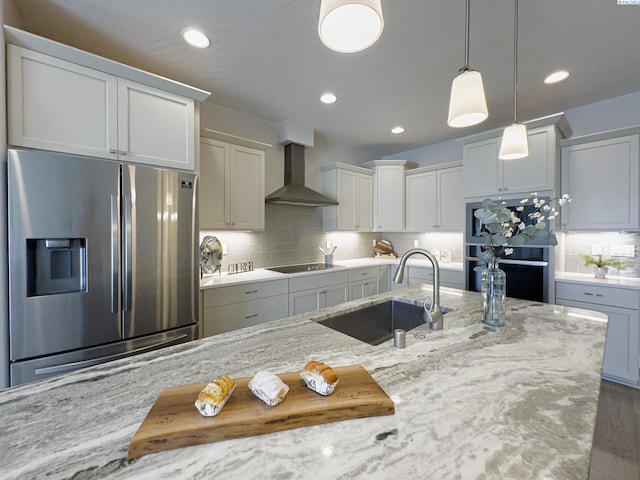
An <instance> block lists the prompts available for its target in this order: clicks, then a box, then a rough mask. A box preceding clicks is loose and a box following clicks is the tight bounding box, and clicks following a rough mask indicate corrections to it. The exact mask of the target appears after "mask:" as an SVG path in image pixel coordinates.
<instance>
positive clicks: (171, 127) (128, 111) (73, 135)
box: [5, 27, 209, 170]
mask: <svg viewBox="0 0 640 480" xmlns="http://www.w3.org/2000/svg"><path fill="white" fill-rule="evenodd" d="M5 30H6V33H7V34H8V41H9V43H8V44H7V111H8V143H9V145H11V146H16V147H27V148H36V149H42V150H50V151H57V152H64V153H71V154H75V155H86V156H92V157H100V158H111V159H114V160H125V161H130V162H134V163H144V164H149V165H156V166H161V167H170V168H178V169H182V170H194V165H195V162H194V155H195V154H194V150H195V137H196V135H195V132H194V124H195V114H196V113H195V100H194V99H199V100H201V99H202V100H203V99H204V98H206V97H207V96H208V95H209V93H208V92H204V91H202V90H198V89H194V88H192V87H188V86H186V85H183V84H178V83H177V82H172V81H171V80H168V79H164V78H162V77H158V76H156V75H152V74H149V73H146V72H143V71H141V70H138V69H134V68H131V67H128V66H126V65H123V64H120V63H117V62H113V61H111V60H108V59H105V58H102V57H98V56H96V55H92V54H89V53H87V52H82V51H81V50H77V49H73V48H71V47H68V46H66V45H62V44H59V43H57V42H52V41H51V40H48V39H45V38H42V37H38V36H36V35H32V34H30V33H27V32H22V31H20V30H17V29H13V28H10V27H5ZM13 43H17V44H16V45H14V44H13ZM20 44H22V45H20ZM25 45H28V46H29V47H30V48H25ZM137 80H140V81H137ZM147 81H148V83H145V82H147ZM158 87H160V88H158ZM162 87H166V88H167V89H166V90H164V89H163V88H162ZM176 92H181V93H182V92H184V93H185V95H181V94H179V93H176ZM189 95H193V96H192V97H189Z"/></svg>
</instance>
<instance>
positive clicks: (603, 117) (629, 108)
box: [385, 91, 640, 166]
mask: <svg viewBox="0 0 640 480" xmlns="http://www.w3.org/2000/svg"><path fill="white" fill-rule="evenodd" d="M553 113H556V112H549V114H553ZM564 114H565V116H566V117H567V121H568V122H569V125H570V126H571V129H572V130H573V134H572V137H579V136H582V135H590V134H592V133H600V132H606V131H608V130H617V129H620V128H625V127H633V126H636V125H640V91H639V92H635V93H631V94H628V95H623V96H620V97H615V98H611V99H608V100H603V101H601V102H596V103H591V104H588V105H583V106H581V107H577V108H572V109H570V110H567V111H566V112H564ZM385 158H402V159H404V160H410V161H412V162H415V163H417V164H419V165H420V166H427V165H436V164H438V163H448V162H455V161H460V160H462V146H461V145H460V144H459V143H458V142H457V141H456V140H449V141H446V142H440V143H434V144H432V145H427V146H424V147H421V148H417V149H415V150H409V151H406V152H398V153H395V154H393V155H389V156H387V157H385Z"/></svg>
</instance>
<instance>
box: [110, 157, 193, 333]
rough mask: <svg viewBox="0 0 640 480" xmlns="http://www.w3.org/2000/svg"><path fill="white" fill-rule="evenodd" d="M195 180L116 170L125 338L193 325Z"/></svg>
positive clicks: (134, 168)
mask: <svg viewBox="0 0 640 480" xmlns="http://www.w3.org/2000/svg"><path fill="white" fill-rule="evenodd" d="M196 183H197V177H196V176H195V175H193V174H191V173H181V172H177V171H170V170H162V169H157V168H153V167H148V166H144V165H124V166H123V167H122V215H123V228H122V230H123V241H122V249H123V270H124V271H123V297H122V299H123V300H122V301H123V313H124V315H123V330H124V336H125V338H133V337H138V336H141V335H146V334H149V333H154V332H161V331H164V330H169V329H172V328H176V327H179V326H183V325H189V324H194V323H196V321H197V311H198V310H197V302H198V289H199V286H198V274H197V273H198V271H197V264H196V262H197V256H196V248H197V237H196V228H197V224H196V221H195V219H196V218H197V217H196V213H197V212H196V187H197V185H196Z"/></svg>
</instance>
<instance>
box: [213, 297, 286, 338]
mask: <svg viewBox="0 0 640 480" xmlns="http://www.w3.org/2000/svg"><path fill="white" fill-rule="evenodd" d="M288 316H289V296H288V295H286V294H285V295H276V296H273V297H269V298H260V299H256V300H249V301H246V302H241V303H233V304H229V305H220V306H218V307H212V308H205V310H204V322H203V323H204V332H203V336H205V337H209V336H211V335H217V334H219V333H224V332H230V331H231V330H237V329H239V328H244V327H250V326H252V325H258V324H260V323H265V322H270V321H271V320H276V319H278V318H286V317H288Z"/></svg>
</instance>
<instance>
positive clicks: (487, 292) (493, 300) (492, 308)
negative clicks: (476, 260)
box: [481, 259, 507, 327]
mask: <svg viewBox="0 0 640 480" xmlns="http://www.w3.org/2000/svg"><path fill="white" fill-rule="evenodd" d="M481 294H482V323H484V324H485V325H489V326H491V327H502V326H504V322H505V320H506V318H507V310H506V305H505V297H506V294H507V275H506V274H505V273H504V271H503V270H500V268H499V267H498V261H497V260H495V259H494V260H492V261H491V262H489V263H487V267H486V268H485V269H484V270H483V271H482V289H481Z"/></svg>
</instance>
